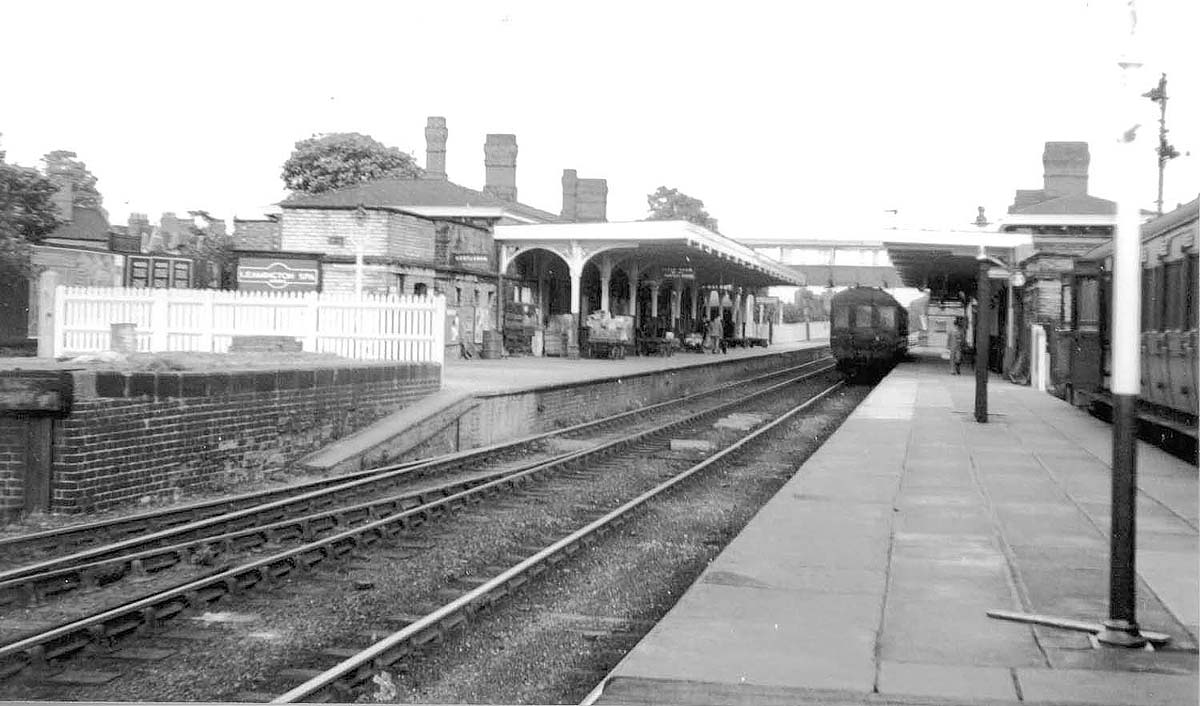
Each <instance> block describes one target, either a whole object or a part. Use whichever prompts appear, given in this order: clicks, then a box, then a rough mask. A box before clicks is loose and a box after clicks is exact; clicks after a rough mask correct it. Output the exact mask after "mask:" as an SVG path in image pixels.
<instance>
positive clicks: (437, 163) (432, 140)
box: [425, 116, 450, 181]
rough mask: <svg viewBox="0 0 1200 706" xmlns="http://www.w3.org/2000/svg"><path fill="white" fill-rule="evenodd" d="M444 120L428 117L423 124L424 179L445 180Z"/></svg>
mask: <svg viewBox="0 0 1200 706" xmlns="http://www.w3.org/2000/svg"><path fill="white" fill-rule="evenodd" d="M449 134H450V131H449V130H447V129H446V119H445V118H440V117H433V116H430V118H429V119H428V121H426V123H425V178H426V179H441V180H442V181H445V180H446V137H447V136H448V135H449Z"/></svg>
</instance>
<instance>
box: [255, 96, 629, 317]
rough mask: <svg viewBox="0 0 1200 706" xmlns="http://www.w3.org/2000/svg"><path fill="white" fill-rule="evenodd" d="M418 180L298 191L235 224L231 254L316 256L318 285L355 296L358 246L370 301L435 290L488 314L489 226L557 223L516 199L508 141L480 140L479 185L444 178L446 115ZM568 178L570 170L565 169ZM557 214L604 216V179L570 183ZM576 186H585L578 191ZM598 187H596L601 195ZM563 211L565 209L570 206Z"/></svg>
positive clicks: (429, 139)
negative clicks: (266, 213) (271, 211)
mask: <svg viewBox="0 0 1200 706" xmlns="http://www.w3.org/2000/svg"><path fill="white" fill-rule="evenodd" d="M425 136H426V146H427V152H426V174H425V176H424V177H419V178H397V179H381V180H378V181H373V182H368V183H365V184H359V185H356V186H351V187H347V188H344V189H338V190H335V191H329V192H325V193H320V194H302V193H296V194H293V195H292V196H291V197H289V198H288V199H286V200H285V201H283V202H282V203H281V204H280V208H281V210H282V213H281V214H280V216H279V217H278V219H277V220H275V219H270V220H268V221H242V220H237V221H235V224H234V225H235V228H234V240H235V247H237V248H238V249H239V250H244V251H255V252H254V255H255V256H256V257H257V256H261V255H263V254H264V253H265V252H269V251H279V252H280V253H281V256H283V255H286V256H306V255H307V256H315V257H316V259H317V260H318V261H319V263H320V271H321V276H320V281H321V288H322V289H323V290H325V291H334V292H336V291H342V292H350V291H353V288H354V285H355V278H356V264H355V263H356V256H357V254H358V252H359V251H360V249H361V252H362V255H363V260H364V268H363V290H364V291H365V292H369V293H378V294H422V293H426V292H429V293H433V292H441V293H443V294H445V295H446V298H447V302H448V303H449V304H450V305H452V306H454V305H461V306H479V307H487V308H490V307H491V306H493V305H494V302H495V296H496V281H497V266H498V263H497V258H496V247H495V243H494V240H493V232H494V231H493V228H494V226H495V225H496V224H498V223H499V224H522V223H526V224H528V223H551V222H557V221H559V220H561V219H560V217H559V216H556V215H554V214H553V213H549V212H547V211H542V210H541V209H538V208H535V207H533V206H529V205H526V204H523V203H521V202H520V201H518V200H517V187H516V157H517V143H516V137H515V136H514V135H495V134H494V135H488V136H487V139H486V142H485V143H484V167H485V173H486V178H485V184H484V187H483V189H482V190H478V191H477V190H475V189H470V188H467V187H465V186H460V185H458V184H455V183H454V182H452V181H450V180H449V178H448V176H447V175H446V170H445V164H446V140H447V136H448V131H447V129H446V121H445V119H444V118H440V117H431V118H429V120H428V124H427V126H426V129H425ZM568 171H570V170H568ZM566 174H567V172H564V196H563V199H564V209H563V210H564V214H566V215H567V216H569V217H572V218H574V219H581V220H582V219H599V220H603V217H604V204H603V203H600V204H599V205H597V204H596V203H595V201H596V196H597V194H607V186H606V185H604V184H602V183H601V184H599V185H597V184H595V183H594V182H596V181H601V182H602V180H574V172H570V174H571V176H572V179H573V181H572V182H571V192H570V194H569V196H570V203H569V204H568V192H567V188H568V180H567V176H566ZM580 184H583V187H582V188H580V186H579V185H580ZM600 187H603V188H600ZM568 206H570V207H569V208H568Z"/></svg>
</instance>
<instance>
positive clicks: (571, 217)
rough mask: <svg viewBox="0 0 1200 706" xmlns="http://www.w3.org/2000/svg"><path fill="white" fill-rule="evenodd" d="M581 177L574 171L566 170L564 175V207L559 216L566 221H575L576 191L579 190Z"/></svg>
mask: <svg viewBox="0 0 1200 706" xmlns="http://www.w3.org/2000/svg"><path fill="white" fill-rule="evenodd" d="M578 183H579V175H578V174H577V173H576V171H575V170H574V169H564V170H563V175H562V187H563V207H562V213H561V214H559V216H560V217H561V218H562V219H563V220H564V221H571V222H574V221H575V213H576V208H575V191H576V190H577V189H578V188H579V187H578Z"/></svg>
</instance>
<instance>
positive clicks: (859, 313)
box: [854, 304, 871, 328]
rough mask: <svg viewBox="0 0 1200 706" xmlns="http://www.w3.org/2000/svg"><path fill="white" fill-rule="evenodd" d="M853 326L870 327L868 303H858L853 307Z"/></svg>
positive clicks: (869, 306) (869, 307)
mask: <svg viewBox="0 0 1200 706" xmlns="http://www.w3.org/2000/svg"><path fill="white" fill-rule="evenodd" d="M854 328H871V305H870V304H859V305H858V306H856V307H854Z"/></svg>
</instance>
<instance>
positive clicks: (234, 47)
mask: <svg viewBox="0 0 1200 706" xmlns="http://www.w3.org/2000/svg"><path fill="white" fill-rule="evenodd" d="M1124 6H1125V2H1124V1H1123V0H1091V1H1090V2H1084V1H1083V0H994V1H991V0H989V1H982V0H981V1H978V2H976V1H971V0H946V1H945V2H926V1H921V0H904V1H902V2H897V1H895V0H877V1H869V2H842V1H838V2H777V1H775V0H770V1H764V2H751V1H747V0H739V1H738V2H646V1H642V2H614V1H612V0H608V1H606V2H588V3H573V2H545V3H533V2H528V3H527V2H506V1H504V0H493V1H490V2H470V3H469V2H457V3H452V2H419V3H418V2H387V3H384V2H352V1H349V0H340V1H339V2H323V3H303V2H287V3H272V2H259V1H257V0H255V1H248V0H241V1H239V2H219V1H218V2H212V1H210V2H205V3H187V4H186V5H184V4H183V3H176V2H145V3H141V2H114V1H112V0H102V1H99V2H64V1H61V0H60V1H59V2H54V3H39V2H16V1H10V2H3V3H0V32H2V33H3V37H4V51H5V54H6V56H7V57H8V61H7V66H8V68H7V70H6V71H5V72H4V73H5V76H4V79H3V82H2V83H0V132H2V133H3V137H2V138H0V148H3V149H6V150H7V151H8V158H9V161H14V162H17V163H21V164H26V165H35V164H37V163H38V160H39V159H40V157H41V155H43V154H44V153H46V152H48V151H50V150H53V149H68V150H73V151H75V152H77V153H78V154H79V157H80V159H82V160H83V161H84V162H86V163H87V165H88V167H89V168H90V169H91V170H92V172H93V173H94V174H95V175H96V176H97V177H98V179H99V183H98V186H99V189H100V192H101V194H102V195H103V197H104V205H105V207H106V208H107V209H108V210H109V212H110V217H111V218H112V219H113V222H115V223H124V222H125V219H126V216H127V215H128V213H129V212H130V211H138V212H146V213H149V214H150V216H151V220H152V221H154V222H157V220H158V216H159V214H161V212H163V211H175V212H177V213H180V212H184V211H187V210H193V209H204V210H208V211H210V212H213V213H214V214H216V215H218V216H222V217H225V218H229V217H232V216H233V215H237V216H238V217H241V218H253V217H257V216H259V215H261V214H262V213H263V212H264V211H267V210H271V208H272V207H271V204H272V203H276V202H278V201H279V200H280V199H282V198H283V197H284V196H285V195H286V194H285V193H284V191H283V187H282V182H281V181H280V178H279V173H280V169H281V166H282V164H283V162H284V160H286V159H287V157H288V155H289V154H290V153H291V150H292V147H293V145H294V143H295V142H296V141H297V140H300V139H303V138H306V137H309V136H311V135H313V134H315V133H324V132H343V131H347V132H348V131H355V132H362V133H366V134H369V135H371V136H373V137H375V138H376V139H378V140H380V141H382V142H384V143H385V144H388V145H393V146H396V147H399V148H400V149H402V150H404V151H406V152H411V153H413V154H414V155H415V156H416V157H417V159H418V162H419V163H421V164H422V165H423V164H424V162H425V137H424V127H425V118H426V117H427V116H431V115H440V116H444V117H445V118H446V120H447V123H448V127H449V131H450V132H449V141H448V152H447V171H448V173H449V175H450V178H451V180H453V181H455V182H457V183H460V184H463V185H465V186H469V187H473V188H480V187H481V186H482V184H483V178H484V168H483V142H484V139H485V135H486V134H487V133H490V132H495V133H515V134H516V135H517V142H518V145H519V150H520V152H519V155H518V158H517V186H518V190H519V194H518V196H519V198H520V200H521V201H523V202H525V203H528V204H530V205H533V206H536V207H539V208H542V209H545V210H547V211H551V212H554V213H558V212H559V210H560V209H561V206H562V194H561V183H560V178H561V175H562V170H563V169H564V168H574V169H577V170H578V172H579V175H580V176H581V177H598V178H606V179H607V180H608V187H609V201H608V215H609V220H634V219H639V218H642V217H644V216H645V214H646V194H648V193H650V192H652V191H653V190H654V189H655V188H656V187H658V186H659V185H667V186H673V187H676V188H679V189H680V190H681V191H684V192H685V193H688V194H690V195H692V196H695V197H697V198H700V199H702V200H703V201H704V202H705V205H706V208H707V209H708V211H709V213H710V214H711V215H713V216H714V217H716V218H717V219H719V221H720V224H721V230H722V231H723V232H725V233H726V234H728V235H731V236H733V237H747V238H748V237H768V236H769V237H784V236H790V235H796V236H804V235H810V236H813V235H819V231H820V229H821V228H824V227H828V224H829V223H839V222H845V223H856V222H876V221H878V220H879V219H880V218H881V214H882V212H883V211H884V209H898V210H899V211H900V217H901V219H902V220H903V221H908V222H917V223H925V224H962V225H966V224H968V223H970V222H971V221H972V220H973V219H974V217H975V215H976V211H975V208H976V206H981V205H982V206H985V207H987V211H988V215H989V216H990V217H992V218H993V219H994V218H996V217H997V216H1000V215H1002V214H1003V213H1004V212H1005V210H1006V209H1007V206H1008V205H1009V204H1010V203H1011V202H1012V196H1013V191H1014V190H1015V189H1018V188H1041V181H1042V165H1041V155H1042V149H1043V144H1044V143H1045V142H1046V141H1048V140H1080V141H1087V142H1089V143H1090V144H1091V154H1092V162H1091V184H1090V193H1092V194H1094V195H1097V196H1101V197H1107V198H1114V197H1115V194H1114V193H1113V188H1114V183H1115V181H1114V179H1113V174H1112V168H1113V167H1112V152H1111V144H1112V143H1113V142H1114V139H1115V135H1116V134H1117V129H1116V126H1117V125H1118V123H1117V122H1116V121H1114V120H1113V117H1112V110H1111V105H1112V100H1113V91H1114V89H1115V87H1116V85H1117V84H1116V77H1117V68H1116V61H1117V53H1116V50H1115V49H1114V47H1115V46H1116V43H1117V41H1118V40H1119V39H1120V33H1121V29H1122V23H1123V22H1124V18H1125V11H1124ZM1198 6H1200V3H1197V2H1195V1H1194V0H1137V3H1136V7H1137V11H1138V18H1139V24H1138V29H1139V34H1138V36H1139V38H1140V40H1141V41H1142V55H1143V61H1144V64H1145V69H1144V83H1145V85H1144V90H1149V89H1150V88H1151V87H1152V86H1153V85H1154V84H1155V83H1156V82H1157V79H1158V76H1159V73H1160V72H1164V71H1165V72H1166V73H1167V74H1168V78H1169V82H1170V83H1169V93H1170V95H1171V100H1170V102H1169V104H1168V116H1167V117H1168V125H1169V127H1171V129H1172V134H1171V141H1172V142H1173V143H1174V144H1175V146H1176V147H1177V148H1178V149H1179V150H1180V151H1181V152H1188V151H1191V152H1192V155H1191V156H1181V157H1180V158H1178V159H1176V160H1174V161H1173V162H1171V163H1170V165H1169V166H1168V168H1167V178H1166V183H1167V188H1166V201H1167V206H1168V209H1169V208H1170V207H1172V206H1173V205H1174V204H1176V203H1177V202H1182V201H1188V200H1190V199H1192V198H1194V197H1195V196H1196V193H1197V188H1198V185H1200V167H1198V166H1197V161H1198V159H1200V61H1197V56H1196V52H1195V46H1196V41H1195V37H1196V32H1197V28H1200V22H1198V20H1200V11H1198V10H1197V7H1198ZM1145 108H1146V111H1145V113H1144V115H1145V117H1146V120H1147V122H1148V123H1149V128H1150V131H1149V132H1147V133H1143V135H1142V139H1141V140H1140V141H1145V149H1146V153H1147V156H1146V158H1145V160H1144V165H1145V167H1144V169H1145V174H1144V177H1145V178H1144V180H1143V181H1144V184H1145V187H1144V189H1143V193H1142V194H1141V196H1142V200H1143V202H1144V206H1145V207H1147V208H1152V207H1153V202H1154V199H1155V195H1156V194H1155V192H1156V187H1157V183H1156V162H1155V156H1154V154H1153V147H1154V145H1155V144H1156V135H1155V134H1154V132H1153V130H1156V129H1157V123H1156V122H1154V121H1155V119H1156V118H1157V113H1156V106H1155V105H1154V104H1153V103H1151V102H1150V101H1148V100H1146V101H1145ZM1147 138H1149V139H1147Z"/></svg>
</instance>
